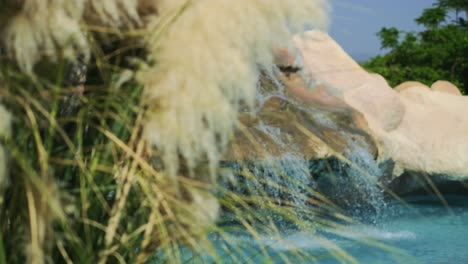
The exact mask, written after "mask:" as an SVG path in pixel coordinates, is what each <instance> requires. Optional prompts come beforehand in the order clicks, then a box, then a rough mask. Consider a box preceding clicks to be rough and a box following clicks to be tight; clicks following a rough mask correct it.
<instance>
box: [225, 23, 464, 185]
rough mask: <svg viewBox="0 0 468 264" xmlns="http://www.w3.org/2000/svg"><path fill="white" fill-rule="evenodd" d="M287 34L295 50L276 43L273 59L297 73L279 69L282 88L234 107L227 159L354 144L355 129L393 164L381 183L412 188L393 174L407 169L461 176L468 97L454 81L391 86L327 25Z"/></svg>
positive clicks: (311, 155) (310, 153)
mask: <svg viewBox="0 0 468 264" xmlns="http://www.w3.org/2000/svg"><path fill="white" fill-rule="evenodd" d="M294 41H295V44H296V47H297V49H298V50H299V53H300V55H299V57H297V56H295V55H293V54H295V53H294V52H290V53H289V55H288V54H287V53H285V51H284V50H279V52H278V56H279V57H280V58H279V59H278V60H277V62H278V63H286V64H288V65H287V66H288V67H290V68H291V67H292V68H294V67H293V66H294V65H291V64H293V63H296V67H300V66H302V65H301V64H298V62H302V63H303V66H304V68H303V70H302V72H301V75H297V74H286V76H287V77H284V76H283V77H281V76H280V79H281V80H282V83H283V84H284V85H285V86H286V89H285V90H286V92H285V93H284V94H283V95H282V96H280V97H278V96H273V97H270V98H269V99H268V100H266V102H265V103H264V104H263V105H262V106H261V107H260V108H259V110H258V112H257V115H256V116H254V115H250V114H247V113H244V114H242V115H241V124H242V126H241V127H242V129H241V130H240V131H239V132H237V134H236V137H235V140H234V142H233V144H232V145H231V149H235V150H236V151H234V152H228V153H230V154H228V155H227V156H226V157H229V158H228V159H230V160H236V159H241V160H244V159H249V160H256V159H262V158H264V157H265V155H266V154H265V153H269V155H271V156H274V157H281V156H282V155H281V153H283V152H287V151H296V152H299V153H302V154H303V155H304V156H306V157H307V158H308V159H311V160H317V159H321V158H324V157H332V156H339V155H340V154H343V153H349V151H348V150H349V149H350V148H353V147H354V148H358V147H356V146H355V145H353V144H352V143H351V142H350V140H349V139H350V138H353V137H356V136H358V137H361V140H360V141H359V142H361V143H360V144H361V145H365V147H364V149H366V151H368V152H369V153H371V154H372V155H373V154H376V155H378V157H376V156H374V157H376V160H377V161H379V162H384V161H390V162H391V163H392V164H394V165H393V166H387V167H386V170H387V171H386V172H383V173H382V174H383V175H387V179H385V180H386V181H387V183H388V182H394V183H395V182H400V184H394V185H391V186H392V187H393V188H394V191H396V192H397V193H404V192H408V191H411V190H412V189H411V188H417V187H415V186H412V187H409V186H410V185H408V186H403V185H402V184H401V182H407V180H402V178H399V177H408V176H407V175H409V174H411V175H414V174H415V173H416V174H417V175H424V176H426V175H429V177H426V180H427V181H436V182H438V183H440V184H443V183H444V182H447V181H456V182H458V181H461V182H463V181H466V180H467V177H468V143H467V142H468V117H467V116H466V114H465V113H466V110H467V105H468V98H466V97H464V96H460V95H461V94H460V92H459V91H458V89H457V88H456V87H455V86H454V85H453V84H450V83H448V82H445V81H439V82H436V83H434V84H433V86H432V89H429V87H427V86H426V85H424V84H421V83H419V82H405V83H402V84H401V85H399V86H398V87H396V88H395V89H392V88H391V87H390V86H389V85H388V83H387V82H386V80H385V79H384V78H383V77H382V76H380V75H377V74H372V73H368V72H366V71H365V70H364V69H363V68H361V67H360V66H359V65H358V64H357V63H356V62H355V61H353V59H352V58H351V57H350V56H348V55H347V54H346V53H345V52H344V51H343V50H342V49H341V47H340V46H339V45H338V44H337V43H336V42H335V41H334V40H333V39H332V38H330V37H329V36H328V35H327V34H326V33H323V32H320V31H316V30H314V31H308V32H305V33H303V34H300V35H297V36H296V37H295V38H294ZM280 68H281V67H280ZM301 76H305V77H301ZM324 118H325V119H324ZM324 120H326V121H325V122H323V121H324ZM265 128H268V129H269V132H266V131H265ZM271 131H275V133H274V135H275V137H274V138H272V137H271V135H272V133H271ZM304 132H305V133H304ZM363 142H366V143H365V144H364V143H363ZM233 155H234V156H233ZM372 155H370V156H372ZM388 175H393V176H390V177H388ZM383 178H384V177H382V179H381V180H382V181H384V179H383ZM427 181H426V182H427ZM441 182H442V183H441ZM413 185H414V184H413Z"/></svg>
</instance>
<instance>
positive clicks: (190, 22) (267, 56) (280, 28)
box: [139, 0, 327, 176]
mask: <svg viewBox="0 0 468 264" xmlns="http://www.w3.org/2000/svg"><path fill="white" fill-rule="evenodd" d="M183 5H186V7H185V9H184V11H182V12H180V14H177V12H178V10H181V9H183ZM158 11H159V12H160V16H161V17H162V18H167V17H171V16H172V17H174V19H173V20H174V21H173V22H172V24H170V25H169V26H168V28H167V31H166V33H165V35H163V36H162V37H158V38H156V39H152V38H151V37H150V38H149V39H148V42H149V43H148V45H149V50H150V55H151V58H150V59H152V60H154V61H155V65H154V67H152V68H150V69H149V70H146V71H144V72H141V73H140V74H139V80H140V81H141V82H142V83H143V84H144V85H145V95H144V98H147V100H148V105H149V106H150V107H152V112H150V114H149V116H148V124H147V126H146V131H145V136H146V138H147V140H148V142H149V143H150V144H152V145H153V146H156V147H157V149H158V150H159V151H160V152H162V157H163V159H164V164H165V166H166V169H167V171H168V172H169V175H172V176H174V175H176V174H177V171H178V165H179V164H180V158H182V159H183V161H184V164H186V165H187V166H188V168H189V169H193V168H194V167H195V166H196V164H197V163H199V162H200V161H202V160H207V161H208V162H209V164H210V168H211V169H210V171H211V173H210V174H212V175H213V174H214V170H215V168H216V165H217V162H218V159H219V157H220V155H221V154H222V151H223V149H224V146H225V145H226V144H227V143H228V141H229V140H230V139H231V136H232V131H233V129H234V128H235V126H236V122H237V112H238V110H239V108H240V106H241V105H247V106H250V107H252V105H253V102H254V98H255V89H256V85H257V82H258V78H259V69H260V68H263V69H271V68H272V67H273V54H272V47H273V46H274V45H276V46H283V47H290V46H292V44H291V42H290V40H291V39H292V36H291V34H292V33H295V32H296V31H301V30H303V28H304V26H305V25H312V26H315V27H324V26H325V25H326V24H327V20H326V14H327V4H326V1H322V0H310V1H305V0H294V1H283V0H268V1H266V0H238V1H231V0H205V1H182V0H179V1H174V0H170V1H169V0H162V1H160V3H158ZM159 25H160V24H158V23H156V26H159Z"/></svg>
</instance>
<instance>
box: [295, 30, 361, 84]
mask: <svg viewBox="0 0 468 264" xmlns="http://www.w3.org/2000/svg"><path fill="white" fill-rule="evenodd" d="M294 42H295V45H296V47H297V48H298V49H299V51H300V52H301V54H302V56H303V58H302V59H303V63H304V67H305V68H307V71H308V73H309V75H310V78H312V79H314V80H320V81H322V82H323V83H325V84H328V85H330V86H332V87H336V88H337V89H339V90H341V91H342V92H344V91H347V90H350V89H353V88H356V87H359V86H361V85H363V84H364V83H365V82H366V80H367V78H368V76H369V74H368V73H367V72H366V71H365V70H364V69H362V67H361V66H359V64H357V63H356V62H355V61H354V60H353V59H352V58H351V57H350V56H349V55H348V54H347V53H346V52H345V51H344V50H343V49H342V48H341V47H340V46H339V45H338V44H337V43H336V42H335V41H334V40H333V39H332V38H331V37H330V36H329V35H328V34H326V33H324V32H322V31H319V30H311V31H307V32H304V33H303V34H301V35H296V36H295V37H294Z"/></svg>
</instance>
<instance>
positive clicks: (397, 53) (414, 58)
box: [363, 0, 468, 94]
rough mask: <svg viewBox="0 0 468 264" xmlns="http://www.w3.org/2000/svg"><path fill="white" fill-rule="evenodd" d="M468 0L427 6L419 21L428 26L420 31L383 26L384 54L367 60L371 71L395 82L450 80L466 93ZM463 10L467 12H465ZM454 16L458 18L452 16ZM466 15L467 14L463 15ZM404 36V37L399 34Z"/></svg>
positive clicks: (447, 0) (442, 1)
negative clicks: (406, 30)
mask: <svg viewBox="0 0 468 264" xmlns="http://www.w3.org/2000/svg"><path fill="white" fill-rule="evenodd" d="M467 3H468V2H467V1H457V0H454V1H449V0H446V1H444V0H440V1H438V3H437V4H435V5H434V7H431V8H428V9H425V10H424V11H423V13H422V15H421V16H419V17H418V18H416V20H415V21H416V22H417V23H418V24H420V25H423V26H424V27H425V30H423V31H421V32H418V33H412V32H409V33H405V32H402V31H400V30H398V29H396V28H383V29H382V30H381V31H380V32H379V33H377V35H378V36H379V37H380V39H381V46H382V48H389V49H390V50H389V52H388V53H387V54H385V55H383V56H377V57H375V58H372V59H371V60H369V61H367V62H365V63H363V67H364V68H366V69H367V70H369V71H372V72H376V73H379V74H382V75H383V76H384V77H385V78H386V79H387V80H388V81H389V83H390V85H392V86H396V85H398V84H399V83H401V82H403V81H408V80H415V81H420V82H422V83H425V84H427V85H431V84H432V83H433V82H435V81H437V80H448V81H451V82H452V83H454V84H455V85H457V86H458V87H459V88H460V90H461V91H462V92H463V93H465V94H466V93H467V91H468V31H467V30H468V27H467V24H466V23H465V18H466V11H467V10H468V4H467ZM461 12H465V14H464V15H462V14H461ZM450 16H454V17H453V18H454V19H448V18H449V17H450ZM463 16H464V17H465V18H463ZM399 36H401V37H399Z"/></svg>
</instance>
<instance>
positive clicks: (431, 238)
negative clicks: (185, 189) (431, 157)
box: [206, 196, 468, 264]
mask: <svg viewBox="0 0 468 264" xmlns="http://www.w3.org/2000/svg"><path fill="white" fill-rule="evenodd" d="M446 200H447V202H448V203H449V205H450V206H449V207H448V208H447V207H446V206H444V205H443V204H442V203H441V202H440V201H439V200H438V199H432V198H428V197H411V198H408V199H407V204H402V203H400V202H391V203H389V204H388V206H387V208H386V211H387V212H386V213H385V214H384V215H382V216H381V217H379V220H378V221H377V222H374V223H373V224H367V225H360V224H356V225H345V227H342V228H337V229H330V230H329V232H327V231H315V232H314V231H310V232H308V231H307V230H303V231H300V232H299V231H291V232H286V235H284V236H282V237H281V238H278V237H269V236H262V237H260V238H257V239H253V238H252V237H250V236H248V235H247V234H243V233H238V234H236V235H235V236H232V240H230V241H229V243H226V244H229V245H230V246H226V244H225V243H223V241H222V240H221V241H217V243H215V244H216V245H217V246H218V251H219V253H220V255H222V256H223V263H271V262H272V259H273V263H288V262H289V263H327V264H328V263H372V264H373V263H447V264H449V263H450V264H452V263H453V264H456V263H468V197H466V196H450V197H446ZM232 247H236V248H241V249H242V250H241V253H239V252H238V253H233V251H231V250H230V248H232ZM262 250H263V251H262ZM266 254H268V255H269V257H265V255H266ZM338 259H339V260H338ZM206 263H210V261H209V260H206Z"/></svg>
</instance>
